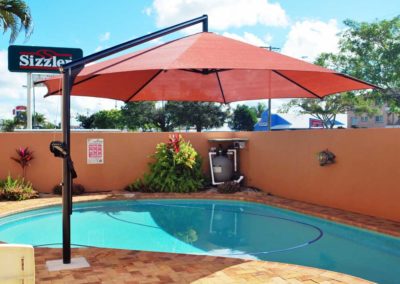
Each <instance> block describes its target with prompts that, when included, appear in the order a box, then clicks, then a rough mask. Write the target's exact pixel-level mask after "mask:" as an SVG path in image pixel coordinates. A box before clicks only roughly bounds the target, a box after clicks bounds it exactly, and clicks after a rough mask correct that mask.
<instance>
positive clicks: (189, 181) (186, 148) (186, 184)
mask: <svg viewBox="0 0 400 284" xmlns="http://www.w3.org/2000/svg"><path fill="white" fill-rule="evenodd" d="M152 157H153V158H154V159H155V161H154V162H153V163H150V164H149V167H150V172H149V173H148V174H145V175H144V177H143V180H141V179H139V180H137V181H136V182H134V183H133V184H131V185H130V186H128V187H127V190H130V191H142V192H195V191H197V190H198V189H199V188H201V187H202V185H203V181H204V178H203V174H202V172H201V158H200V156H199V155H198V154H197V152H196V150H195V149H194V148H193V146H192V145H191V144H190V143H189V142H185V141H184V140H183V138H182V136H180V135H171V136H170V138H169V142H168V143H160V144H158V145H157V146H156V153H155V154H154V155H153V156H152Z"/></svg>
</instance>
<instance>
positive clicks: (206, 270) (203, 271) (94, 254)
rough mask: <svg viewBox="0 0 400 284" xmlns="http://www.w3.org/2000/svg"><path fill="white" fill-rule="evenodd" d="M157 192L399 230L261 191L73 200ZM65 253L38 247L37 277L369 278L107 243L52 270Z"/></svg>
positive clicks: (23, 205)
mask: <svg viewBox="0 0 400 284" xmlns="http://www.w3.org/2000/svg"><path fill="white" fill-rule="evenodd" d="M156 198H164V199H174V198H179V199H232V200H242V201H252V202H257V203H263V204H267V205H273V206H276V207H280V208H285V209H290V210H294V211H297V212H301V213H306V214H309V215H314V216H318V217H321V218H325V219H329V220H333V221H336V222H341V223H345V224H350V225H353V226H357V227H361V228H365V229H370V230H374V231H377V232H382V233H386V234H389V235H393V236H397V237H399V236H400V223H398V222H394V221H390V220H384V219H380V218H376V217H372V216H365V215H361V214H357V213H352V212H346V211H342V210H338V209H333V208H328V207H323V206H317V205H313V204H308V203H304V202H299V201H294V200H289V199H285V198H281V197H277V196H271V195H267V194H265V193H261V192H241V193H236V194H217V193H211V192H207V193H206V192H203V193H192V194H176V193H171V194H160V193H157V194H144V193H123V192H115V193H103V194H88V195H83V196H76V197H74V202H85V201H98V200H126V199H156ZM60 203H61V198H60V197H57V196H45V197H43V196H42V197H41V198H38V199H32V200H25V201H19V202H8V201H7V202H0V217H1V216H5V215H9V214H12V213H17V212H21V211H25V210H29V209H34V208H40V207H45V206H49V205H58V204H60ZM0 241H1V240H0ZM61 255H62V252H61V249H51V248H35V260H36V279H37V283H92V284H94V283H122V284H125V283H313V284H315V283H324V284H328V283H336V284H337V283H371V282H369V281H366V280H363V279H360V278H357V277H353V276H350V275H346V274H341V273H337V272H332V271H326V270H321V269H317V268H311V267H304V266H299V265H292V264H285V263H275V262H267V261H254V260H243V259H235V258H224V257H213V256H196V255H184V254H172V253H157V252H144V251H132V250H117V249H104V248H79V249H73V250H72V255H73V257H79V256H83V257H85V258H86V259H87V260H88V262H89V263H90V265H91V267H90V268H82V269H76V270H69V271H54V272H49V271H48V270H47V268H46V265H45V262H46V261H47V260H54V259H60V258H61Z"/></svg>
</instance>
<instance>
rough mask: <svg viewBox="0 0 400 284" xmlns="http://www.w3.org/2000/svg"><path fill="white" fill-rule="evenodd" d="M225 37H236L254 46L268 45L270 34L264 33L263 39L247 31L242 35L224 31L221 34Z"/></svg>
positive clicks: (270, 38)
mask: <svg viewBox="0 0 400 284" xmlns="http://www.w3.org/2000/svg"><path fill="white" fill-rule="evenodd" d="M222 35H223V36H225V37H229V38H232V39H236V40H240V41H243V42H246V43H249V44H252V45H255V46H268V45H270V43H271V40H272V37H271V36H270V35H266V36H265V37H264V39H262V38H259V37H258V36H256V35H255V34H252V33H248V32H244V33H243V35H242V36H241V35H238V34H235V33H228V32H224V33H223V34H222Z"/></svg>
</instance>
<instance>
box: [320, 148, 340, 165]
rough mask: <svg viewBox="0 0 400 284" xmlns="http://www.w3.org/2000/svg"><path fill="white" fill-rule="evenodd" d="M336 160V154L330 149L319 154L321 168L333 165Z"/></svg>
mask: <svg viewBox="0 0 400 284" xmlns="http://www.w3.org/2000/svg"><path fill="white" fill-rule="evenodd" d="M335 158H336V156H335V154H333V153H332V152H331V151H329V150H328V149H326V150H324V151H321V152H319V153H318V161H319V165H320V166H321V167H322V166H325V165H329V164H333V163H334V162H335Z"/></svg>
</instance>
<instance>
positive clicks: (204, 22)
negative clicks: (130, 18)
mask: <svg viewBox="0 0 400 284" xmlns="http://www.w3.org/2000/svg"><path fill="white" fill-rule="evenodd" d="M200 23H201V24H202V25H203V32H208V16H207V15H203V16H201V17H198V18H194V19H192V20H189V21H186V22H183V23H180V24H177V25H174V26H171V27H168V28H165V29H162V30H159V31H156V32H153V33H151V34H148V35H145V36H141V37H138V38H135V39H132V40H129V41H126V42H124V43H121V44H118V45H115V46H112V47H110V48H107V49H104V50H102V51H99V52H96V53H93V54H91V55H88V56H85V57H82V58H80V59H77V60H74V61H72V62H70V63H67V64H65V65H63V66H62V67H61V69H70V68H76V67H79V66H81V65H85V64H88V63H90V62H93V61H97V60H99V59H102V58H104V57H107V56H110V55H112V54H115V53H118V52H120V51H122V50H125V49H128V48H131V47H134V46H137V45H140V44H142V43H145V42H148V41H150V40H153V39H156V38H159V37H162V36H165V35H167V34H170V33H173V32H176V31H179V30H182V29H184V28H187V27H190V26H193V25H196V24H200Z"/></svg>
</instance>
